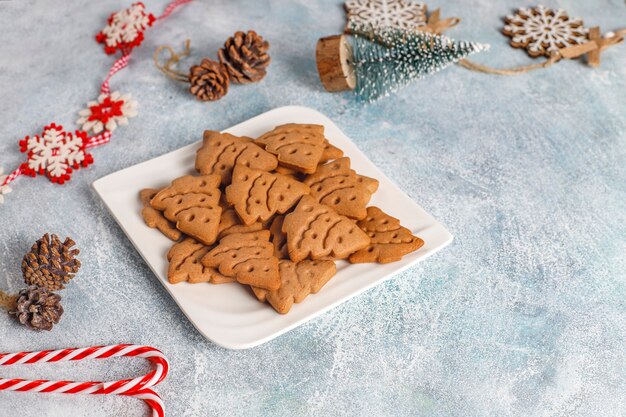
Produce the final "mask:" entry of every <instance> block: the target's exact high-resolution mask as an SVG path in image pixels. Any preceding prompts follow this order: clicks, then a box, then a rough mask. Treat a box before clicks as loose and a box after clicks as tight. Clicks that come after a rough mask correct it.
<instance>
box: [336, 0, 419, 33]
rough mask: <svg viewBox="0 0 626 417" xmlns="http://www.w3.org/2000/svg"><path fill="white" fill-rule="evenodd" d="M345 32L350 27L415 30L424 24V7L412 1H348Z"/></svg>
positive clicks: (349, 29) (346, 4) (349, 30)
mask: <svg viewBox="0 0 626 417" xmlns="http://www.w3.org/2000/svg"><path fill="white" fill-rule="evenodd" d="M344 7H345V9H346V13H347V14H348V16H347V17H348V22H347V25H346V32H348V33H349V32H351V27H355V26H357V27H374V28H381V27H385V28H394V29H405V30H406V29H415V28H416V27H420V26H424V25H425V24H426V5H425V4H424V3H418V2H415V1H412V0H348V1H346V2H345V4H344Z"/></svg>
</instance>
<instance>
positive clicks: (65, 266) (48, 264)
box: [22, 233, 80, 291]
mask: <svg viewBox="0 0 626 417" xmlns="http://www.w3.org/2000/svg"><path fill="white" fill-rule="evenodd" d="M74 245H75V243H74V241H73V240H72V239H70V238H69V237H67V238H65V242H63V243H61V241H60V240H59V237H58V236H57V235H55V234H53V235H52V238H51V237H50V235H48V233H46V234H45V235H44V236H43V237H42V238H41V239H39V240H38V241H37V242H35V244H34V245H33V247H32V248H31V250H30V252H28V253H27V254H26V255H24V259H23V260H22V274H23V275H24V281H25V282H26V284H28V285H37V286H39V287H43V288H46V289H48V290H49V291H57V290H62V289H63V288H65V284H67V283H68V282H70V280H71V279H72V278H74V275H75V274H76V273H77V272H78V269H79V268H80V261H79V260H78V259H76V255H78V254H79V252H80V251H79V250H78V249H72V246H74Z"/></svg>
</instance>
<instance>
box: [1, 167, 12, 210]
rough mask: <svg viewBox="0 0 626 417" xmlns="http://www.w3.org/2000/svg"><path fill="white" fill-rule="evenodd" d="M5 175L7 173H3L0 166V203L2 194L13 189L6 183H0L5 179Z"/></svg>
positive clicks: (2, 200)
mask: <svg viewBox="0 0 626 417" xmlns="http://www.w3.org/2000/svg"><path fill="white" fill-rule="evenodd" d="M7 177H8V175H5V174H4V170H3V169H2V167H0V204H3V203H4V196H5V195H6V194H9V193H10V192H11V191H13V190H12V189H11V187H9V186H8V185H2V184H4V182H5V181H6V180H7Z"/></svg>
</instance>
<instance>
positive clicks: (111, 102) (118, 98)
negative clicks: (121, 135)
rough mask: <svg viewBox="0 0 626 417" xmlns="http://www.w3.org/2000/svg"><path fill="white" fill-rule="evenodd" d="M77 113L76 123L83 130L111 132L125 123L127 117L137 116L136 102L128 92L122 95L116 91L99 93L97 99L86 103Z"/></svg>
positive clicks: (95, 132) (96, 132)
mask: <svg viewBox="0 0 626 417" xmlns="http://www.w3.org/2000/svg"><path fill="white" fill-rule="evenodd" d="M78 115H79V116H80V117H79V119H78V120H77V121H76V123H77V124H78V125H79V126H80V127H81V129H82V130H83V131H85V132H89V131H92V132H93V133H94V134H98V133H100V132H102V131H103V130H108V131H109V132H113V131H114V130H115V129H116V128H117V126H118V125H119V126H125V125H127V124H128V118H129V117H135V116H137V102H136V101H135V100H133V99H132V97H131V95H130V94H124V95H122V94H121V93H119V92H118V91H115V92H113V93H111V94H101V95H100V97H98V100H97V101H90V102H89V103H87V108H86V109H83V110H81V111H79V112H78Z"/></svg>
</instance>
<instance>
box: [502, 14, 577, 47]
mask: <svg viewBox="0 0 626 417" xmlns="http://www.w3.org/2000/svg"><path fill="white" fill-rule="evenodd" d="M505 22H506V25H505V26H504V28H503V30H502V31H503V33H504V34H505V35H507V36H509V37H511V45H512V46H513V47H515V48H526V50H527V51H528V54H529V55H531V56H540V55H546V56H549V55H550V53H551V52H553V51H557V50H559V49H560V48H564V47H567V46H571V45H577V44H582V43H586V42H587V33H588V30H587V29H586V28H585V27H584V26H583V21H582V20H581V19H579V18H570V17H569V16H568V15H567V12H565V10H562V9H549V8H546V7H544V6H537V7H533V8H530V9H528V8H521V9H519V10H518V11H517V12H516V13H515V14H512V15H509V16H507V17H506V18H505Z"/></svg>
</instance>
